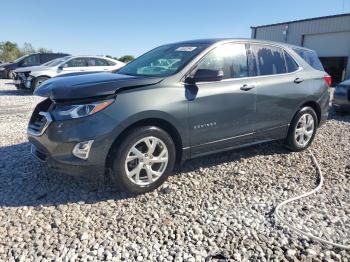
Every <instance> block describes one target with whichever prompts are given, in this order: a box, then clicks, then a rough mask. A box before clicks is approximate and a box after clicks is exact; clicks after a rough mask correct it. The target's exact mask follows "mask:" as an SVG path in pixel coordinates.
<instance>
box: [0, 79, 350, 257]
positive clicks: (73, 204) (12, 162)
mask: <svg viewBox="0 0 350 262" xmlns="http://www.w3.org/2000/svg"><path fill="white" fill-rule="evenodd" d="M40 100H41V98H38V97H33V96H31V95H29V94H27V93H26V92H24V91H17V90H16V89H15V88H14V86H13V85H11V82H10V81H5V80H0V260H1V261H52V260H54V261H75V260H80V261H96V260H98V261H101V260H108V261H109V260H111V261H120V260H125V261H154V260H157V261H172V260H175V261H204V260H205V258H206V257H210V256H215V255H217V258H219V257H220V256H221V258H226V259H227V260H232V261H248V260H250V261H270V260H274V261H286V260H287V261H288V260H289V261H298V260H302V261H311V260H313V261H350V253H349V251H344V250H339V249H335V248H332V247H330V246H324V245H321V244H319V243H317V242H313V241H310V240H308V239H306V238H304V237H302V236H299V235H296V234H294V233H293V232H291V231H289V230H288V229H286V228H283V227H282V226H281V225H279V224H278V223H276V221H275V220H274V216H273V214H274V213H273V212H274V207H275V206H276V205H277V204H278V203H279V202H281V201H282V200H285V199H287V198H289V197H291V196H295V195H296V194H298V193H302V192H305V191H308V190H310V189H312V188H313V187H315V186H316V184H317V174H316V172H315V169H314V167H313V166H312V164H311V163H312V162H311V159H310V157H309V155H308V153H307V152H301V153H290V152H288V151H287V150H286V149H284V147H283V146H282V145H281V143H269V144H264V145H259V146H255V147H250V148H246V149H241V150H236V151H232V152H227V153H222V154H216V155H213V156H210V157H204V158H199V159H196V160H192V161H189V162H188V163H186V164H185V165H184V166H183V167H182V169H181V170H180V171H179V172H178V173H177V174H175V175H173V176H171V177H170V178H169V180H168V182H167V183H166V184H165V185H163V186H162V187H161V188H160V189H158V190H157V191H155V192H152V193H148V194H145V195H141V196H137V197H131V196H128V195H125V194H123V193H120V192H117V191H115V190H114V188H113V186H111V185H109V184H108V185H104V186H101V185H100V186H98V184H99V183H97V182H96V181H91V180H90V181H89V180H87V179H84V178H79V177H70V176H65V175H62V174H57V173H52V172H50V171H47V170H45V168H43V167H42V166H41V165H40V164H39V163H38V162H37V161H36V160H35V159H33V157H31V156H30V154H29V149H30V147H29V144H28V141H27V138H26V126H27V123H28V120H29V117H30V115H31V112H32V109H33V108H34V106H35V105H36V103H37V102H38V101H40ZM311 148H312V150H314V152H315V155H316V157H317V158H318V160H319V163H320V165H321V168H322V170H323V172H324V175H325V186H324V188H323V189H322V190H321V192H320V193H318V194H317V195H315V196H312V197H310V198H308V199H304V200H302V201H299V202H297V203H295V204H293V205H291V206H289V207H286V208H285V209H284V214H285V216H286V217H287V218H288V219H290V220H291V221H293V222H294V223H295V224H299V225H300V226H302V227H303V228H304V229H305V230H309V231H310V232H312V233H314V234H316V235H319V236H322V237H324V238H326V239H328V240H332V241H336V242H339V243H342V244H347V245H349V244H350V190H349V188H350V186H349V185H350V162H349V156H350V117H349V116H347V117H335V116H333V115H332V116H331V117H330V119H329V121H328V122H327V124H326V125H325V126H323V127H322V128H321V129H320V130H319V132H318V134H317V138H316V140H315V141H314V144H313V145H312V147H311ZM216 261H218V260H216ZM221 261H226V260H225V259H223V260H221Z"/></svg>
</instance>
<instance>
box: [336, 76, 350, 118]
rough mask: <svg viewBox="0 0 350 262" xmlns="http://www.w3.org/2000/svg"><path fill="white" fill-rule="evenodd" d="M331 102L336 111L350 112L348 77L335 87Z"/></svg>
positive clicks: (349, 82) (349, 83)
mask: <svg viewBox="0 0 350 262" xmlns="http://www.w3.org/2000/svg"><path fill="white" fill-rule="evenodd" d="M332 104H333V107H334V109H335V112H336V113H339V114H342V113H345V112H350V79H349V80H346V81H344V82H342V83H340V84H339V85H337V86H336V87H335V89H334V93H333V101H332Z"/></svg>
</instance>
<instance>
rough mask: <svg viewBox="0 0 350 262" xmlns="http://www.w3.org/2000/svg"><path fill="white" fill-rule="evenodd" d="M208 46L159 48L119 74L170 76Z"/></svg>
mask: <svg viewBox="0 0 350 262" xmlns="http://www.w3.org/2000/svg"><path fill="white" fill-rule="evenodd" d="M207 46H208V45H204V44H200V45H198V44H193V45H192V44H170V45H164V46H160V47H157V48H155V49H153V50H151V51H149V52H147V53H146V54H144V55H142V56H140V57H138V58H137V59H135V60H133V61H132V62H130V63H128V64H127V65H125V66H124V67H123V68H122V69H120V70H119V71H118V74H124V75H132V76H169V75H172V74H175V73H177V72H178V71H180V70H181V69H182V68H183V67H184V66H185V65H186V64H187V63H188V62H190V61H191V60H192V59H193V58H194V57H195V56H196V55H198V54H199V53H200V52H201V51H203V50H204V49H205V48H206V47H207Z"/></svg>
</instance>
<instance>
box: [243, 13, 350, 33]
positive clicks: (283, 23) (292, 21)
mask: <svg viewBox="0 0 350 262" xmlns="http://www.w3.org/2000/svg"><path fill="white" fill-rule="evenodd" d="M343 16H350V13H345V14H338V15H329V16H320V17H314V18H307V19H301V20H291V21H286V22H281V23H275V24H268V25H259V26H251V27H250V28H252V29H254V28H260V27H269V26H275V25H285V24H291V23H299V22H306V21H313V20H320V19H327V18H336V17H343Z"/></svg>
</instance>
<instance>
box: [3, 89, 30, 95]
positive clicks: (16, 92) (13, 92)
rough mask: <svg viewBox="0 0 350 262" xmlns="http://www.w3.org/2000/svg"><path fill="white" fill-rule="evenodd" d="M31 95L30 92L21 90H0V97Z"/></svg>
mask: <svg viewBox="0 0 350 262" xmlns="http://www.w3.org/2000/svg"><path fill="white" fill-rule="evenodd" d="M30 95H33V93H32V92H31V91H30V90H23V89H9V90H0V96H30Z"/></svg>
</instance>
